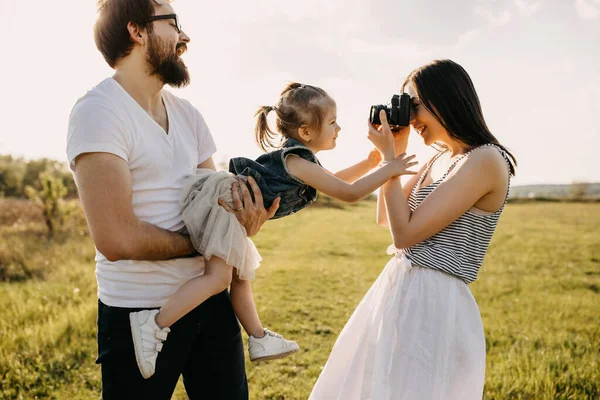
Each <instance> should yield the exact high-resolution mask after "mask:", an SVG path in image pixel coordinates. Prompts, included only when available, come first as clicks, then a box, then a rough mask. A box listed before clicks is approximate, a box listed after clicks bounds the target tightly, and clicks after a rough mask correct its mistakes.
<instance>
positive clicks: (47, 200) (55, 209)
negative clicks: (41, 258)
mask: <svg viewBox="0 0 600 400" xmlns="http://www.w3.org/2000/svg"><path fill="white" fill-rule="evenodd" d="M39 183H40V186H41V189H39V190H36V189H35V188H34V187H32V186H27V187H26V188H25V193H26V194H27V197H29V199H30V200H32V201H33V202H35V203H36V204H38V205H39V206H41V207H42V210H43V214H44V221H45V222H46V227H47V228H48V237H49V238H52V237H54V233H55V232H56V231H57V229H58V228H60V227H61V226H62V225H63V223H64V217H65V208H64V200H63V199H64V197H65V196H66V194H67V192H68V191H67V188H66V187H65V185H64V184H63V182H62V180H61V179H59V178H56V177H55V176H54V175H53V173H52V171H49V170H46V171H44V172H42V173H40V175H39Z"/></svg>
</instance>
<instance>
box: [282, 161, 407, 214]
mask: <svg viewBox="0 0 600 400" xmlns="http://www.w3.org/2000/svg"><path fill="white" fill-rule="evenodd" d="M413 158H414V156H409V157H404V156H400V157H398V158H395V159H394V160H391V161H390V162H389V163H388V164H386V165H385V166H383V167H382V168H379V169H378V170H377V171H375V172H373V173H372V174H370V175H367V176H365V177H362V178H360V179H359V180H357V181H356V182H354V183H347V182H344V181H343V180H341V179H339V178H337V177H336V176H333V175H331V174H329V173H328V172H327V171H326V170H324V169H323V168H321V167H320V166H319V165H317V164H315V163H313V162H310V161H307V160H305V159H303V158H301V157H296V156H291V157H286V160H285V162H286V165H287V168H288V170H289V171H290V173H291V174H292V175H294V176H295V177H296V178H298V179H300V180H301V181H303V182H304V183H306V184H307V185H309V186H312V187H314V188H315V189H317V190H318V191H320V192H322V193H325V194H326V195H328V196H331V197H333V198H335V199H338V200H341V201H345V202H347V203H353V202H355V201H358V200H360V199H362V198H364V197H366V196H368V195H369V194H371V193H373V192H374V191H375V189H377V188H378V187H380V186H381V185H383V184H384V183H385V182H386V181H387V180H388V179H390V178H391V177H393V176H399V175H408V174H415V172H413V171H408V169H409V168H410V167H412V166H414V165H416V162H411V160H412V159H413Z"/></svg>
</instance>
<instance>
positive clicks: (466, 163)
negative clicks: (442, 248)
mask: <svg viewBox="0 0 600 400" xmlns="http://www.w3.org/2000/svg"><path fill="white" fill-rule="evenodd" d="M488 150H491V151H488ZM493 152H496V150H495V149H491V148H490V149H482V150H479V151H476V152H473V153H471V154H470V155H469V156H467V157H466V158H465V159H464V160H463V161H461V162H460V163H459V164H458V165H457V166H456V167H455V168H454V169H453V170H452V172H451V173H450V174H449V175H448V176H447V177H446V179H445V180H444V181H443V182H442V183H441V184H440V185H439V186H438V187H437V188H436V189H435V190H434V191H433V192H432V193H431V194H429V196H427V198H426V199H425V200H424V201H423V202H422V203H421V204H420V205H419V206H418V207H417V209H416V210H415V211H414V212H413V213H412V215H411V213H410V209H409V207H408V202H407V201H406V198H405V197H404V193H403V188H402V185H401V183H400V180H399V179H398V178H394V179H391V180H390V181H389V182H387V183H386V184H385V185H384V186H383V189H382V190H383V195H384V198H385V206H386V211H387V215H388V218H389V225H390V232H391V234H392V238H393V240H394V245H395V246H396V248H399V249H402V248H407V247H410V246H412V245H415V244H417V243H420V242H422V241H424V240H426V239H428V238H430V237H431V236H433V235H435V234H436V233H438V232H439V231H441V230H442V229H444V228H445V227H447V226H448V225H450V224H451V223H452V222H454V221H455V220H457V219H458V218H459V217H460V216H461V215H463V214H464V213H465V212H466V211H467V210H469V209H470V208H471V207H473V205H474V204H475V203H476V202H477V201H478V200H479V199H480V198H482V197H483V196H485V195H486V194H488V193H491V192H492V191H493V190H494V188H495V187H497V186H499V183H500V181H501V180H502V179H505V178H506V173H507V172H506V163H505V162H504V160H499V159H498V158H497V157H495V156H497V155H498V154H497V152H496V154H494V153H493ZM494 155H495V156H494Z"/></svg>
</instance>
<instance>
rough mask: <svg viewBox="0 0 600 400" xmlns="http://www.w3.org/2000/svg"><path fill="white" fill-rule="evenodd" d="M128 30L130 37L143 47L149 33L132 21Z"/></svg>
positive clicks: (128, 25)
mask: <svg viewBox="0 0 600 400" xmlns="http://www.w3.org/2000/svg"><path fill="white" fill-rule="evenodd" d="M127 30H128V31H129V37H130V38H131V40H133V42H134V43H137V44H139V45H141V46H143V45H144V43H145V42H146V37H147V31H146V29H142V28H140V27H139V25H138V24H135V23H133V22H131V21H129V23H128V24H127Z"/></svg>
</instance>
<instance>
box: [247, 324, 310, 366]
mask: <svg viewBox="0 0 600 400" xmlns="http://www.w3.org/2000/svg"><path fill="white" fill-rule="evenodd" d="M298 350H300V347H298V344H297V343H296V342H294V341H291V340H285V339H284V338H283V336H281V335H279V334H277V333H275V332H271V331H270V330H268V329H265V336H263V337H261V338H257V337H255V336H252V335H250V336H248V353H250V361H259V360H274V359H276V358H282V357H285V356H288V355H290V354H292V353H295V352H297V351H298Z"/></svg>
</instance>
